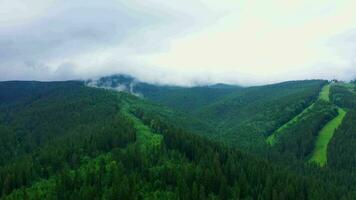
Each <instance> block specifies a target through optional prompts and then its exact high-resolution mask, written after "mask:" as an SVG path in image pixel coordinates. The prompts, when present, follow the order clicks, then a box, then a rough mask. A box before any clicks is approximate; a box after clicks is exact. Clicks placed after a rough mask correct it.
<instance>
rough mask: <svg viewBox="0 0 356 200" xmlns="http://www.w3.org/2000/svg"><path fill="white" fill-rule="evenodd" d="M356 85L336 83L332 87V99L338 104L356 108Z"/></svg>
mask: <svg viewBox="0 0 356 200" xmlns="http://www.w3.org/2000/svg"><path fill="white" fill-rule="evenodd" d="M355 88H356V87H354V88H348V87H345V86H342V85H335V86H333V87H331V89H330V93H331V95H330V99H331V101H332V102H334V103H335V104H336V105H338V106H340V107H343V108H348V109H356V90H355Z"/></svg>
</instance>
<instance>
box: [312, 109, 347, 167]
mask: <svg viewBox="0 0 356 200" xmlns="http://www.w3.org/2000/svg"><path fill="white" fill-rule="evenodd" d="M338 112H339V115H338V116H336V117H335V118H334V119H332V120H331V121H330V122H328V123H327V124H326V125H325V126H324V127H323V128H322V129H321V131H320V132H319V135H318V138H317V141H316V144H315V148H314V151H313V154H312V157H311V158H310V160H309V162H314V163H317V164H318V165H319V166H321V167H322V166H324V165H325V164H326V162H327V150H328V144H329V142H330V140H331V138H332V137H333V135H334V132H335V129H336V128H337V127H339V125H340V124H341V122H342V120H343V119H344V117H345V115H346V111H345V110H343V109H342V108H338Z"/></svg>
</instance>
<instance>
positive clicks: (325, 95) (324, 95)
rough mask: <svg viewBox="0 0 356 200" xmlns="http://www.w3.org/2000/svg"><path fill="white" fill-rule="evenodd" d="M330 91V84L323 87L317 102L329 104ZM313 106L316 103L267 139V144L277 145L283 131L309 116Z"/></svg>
mask: <svg viewBox="0 0 356 200" xmlns="http://www.w3.org/2000/svg"><path fill="white" fill-rule="evenodd" d="M329 91H330V84H327V85H325V86H324V87H322V89H321V91H320V93H319V97H318V99H317V101H318V100H323V101H326V102H329ZM313 106H314V103H312V104H311V105H310V106H308V107H307V108H306V109H304V110H303V111H302V112H301V113H299V114H298V115H296V116H295V117H293V119H291V120H290V121H288V122H287V123H285V124H283V125H282V126H281V127H280V128H278V129H277V130H276V131H274V132H273V133H272V134H271V135H270V136H268V137H267V139H266V142H267V143H268V144H269V145H271V146H273V145H275V144H276V142H277V140H278V136H279V135H280V133H281V132H283V130H285V129H287V128H288V127H290V126H293V125H294V124H296V123H299V122H300V120H301V119H302V118H303V117H305V116H306V115H308V113H309V112H311V110H313Z"/></svg>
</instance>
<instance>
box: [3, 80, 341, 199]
mask: <svg viewBox="0 0 356 200" xmlns="http://www.w3.org/2000/svg"><path fill="white" fill-rule="evenodd" d="M17 84H18V83H16V82H6V83H2V90H0V92H1V96H2V98H4V99H11V101H6V102H3V103H2V104H1V117H0V123H1V126H0V131H1V135H0V142H1V144H2V145H1V148H2V149H1V152H2V153H1V164H0V188H1V198H2V199H230V198H233V199H239V198H240V199H244V198H249V199H261V198H262V199H268V198H272V199H278V198H280V199H285V198H288V199H301V198H302V199H306V198H314V199H315V198H318V199H330V197H331V196H332V197H335V199H339V198H341V197H342V196H343V193H342V192H341V190H340V189H337V188H335V187H330V186H328V185H327V184H323V183H322V182H319V181H318V180H316V179H315V180H314V179H313V178H306V177H302V176H300V175H295V174H294V173H292V172H289V171H288V170H287V169H285V168H281V167H277V166H274V165H271V164H269V163H268V162H266V161H264V160H261V159H258V158H256V157H253V156H251V155H247V154H245V153H242V152H240V151H237V150H233V149H230V148H227V147H224V146H222V145H220V144H218V143H215V142H212V141H209V140H207V139H204V138H202V137H200V136H196V135H194V134H189V133H187V132H186V131H184V130H183V129H182V127H181V128H179V129H178V128H174V127H175V126H177V124H176V125H172V124H170V122H165V121H164V120H165V118H162V116H165V115H167V113H168V112H173V111H169V110H167V109H163V111H160V110H159V109H158V107H155V105H153V104H151V103H147V102H145V101H144V100H141V99H139V98H137V97H134V96H132V95H130V94H126V93H117V92H112V91H109V90H102V89H95V88H89V87H85V86H84V85H83V84H82V83H80V82H59V83H39V82H31V84H32V86H31V87H32V88H31V90H27V91H23V90H26V89H23V88H22V87H21V84H25V83H21V84H20V85H17ZM52 84H53V85H52ZM7 88H12V90H13V92H14V93H16V94H19V95H15V96H11V95H10V96H9V95H8V94H10V93H9V92H8V89H7ZM14 88H16V89H14ZM42 88H47V89H45V90H44V89H42ZM33 91H36V92H33ZM20 94H21V95H20ZM161 112H162V113H161ZM280 185H283V186H284V187H280ZM325 191H327V192H325Z"/></svg>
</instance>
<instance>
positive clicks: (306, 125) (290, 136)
mask: <svg viewBox="0 0 356 200" xmlns="http://www.w3.org/2000/svg"><path fill="white" fill-rule="evenodd" d="M337 114H338V112H337V109H336V108H335V107H334V106H333V105H332V104H330V103H328V102H325V101H317V102H316V103H315V104H314V105H313V107H312V108H311V109H310V110H309V111H308V112H306V113H305V114H304V115H303V116H302V117H301V118H300V119H299V120H298V122H297V123H294V124H292V125H290V126H289V127H286V128H285V129H283V130H282V131H281V133H280V136H279V138H278V142H277V144H276V145H275V147H274V148H275V149H276V150H277V151H279V152H281V153H284V154H287V155H290V156H292V157H294V158H297V159H305V158H306V157H307V156H309V155H310V154H311V153H312V151H313V149H314V144H315V142H316V138H317V136H318V133H319V131H320V130H321V129H322V128H323V127H324V126H325V124H326V123H327V122H329V121H330V120H331V119H333V118H334V117H335V116H337Z"/></svg>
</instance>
